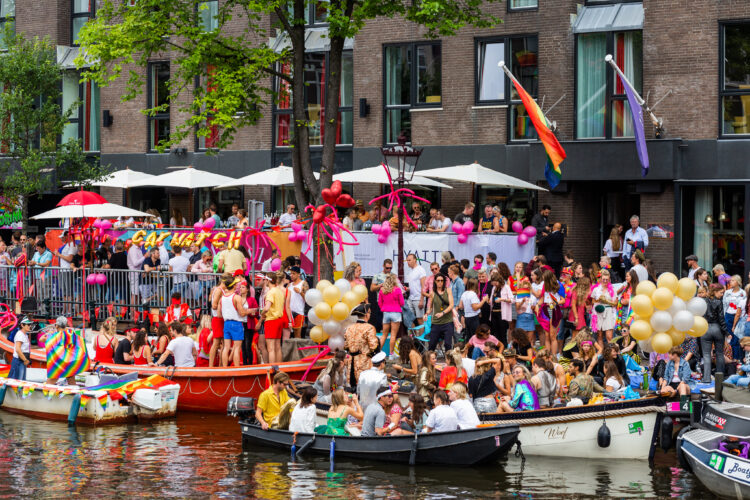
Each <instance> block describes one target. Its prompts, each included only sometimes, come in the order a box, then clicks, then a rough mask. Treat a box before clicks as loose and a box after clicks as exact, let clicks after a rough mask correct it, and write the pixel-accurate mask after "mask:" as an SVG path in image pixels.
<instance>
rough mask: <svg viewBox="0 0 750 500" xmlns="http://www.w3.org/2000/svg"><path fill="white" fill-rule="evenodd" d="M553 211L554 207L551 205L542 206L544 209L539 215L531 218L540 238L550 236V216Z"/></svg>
mask: <svg viewBox="0 0 750 500" xmlns="http://www.w3.org/2000/svg"><path fill="white" fill-rule="evenodd" d="M551 211H552V207H550V206H549V205H542V209H541V210H540V211H539V213H538V214H535V215H534V217H532V218H531V225H532V226H534V227H535V228H536V232H537V234H539V235H540V236H547V235H548V234H549V219H548V217H549V214H550V212H551Z"/></svg>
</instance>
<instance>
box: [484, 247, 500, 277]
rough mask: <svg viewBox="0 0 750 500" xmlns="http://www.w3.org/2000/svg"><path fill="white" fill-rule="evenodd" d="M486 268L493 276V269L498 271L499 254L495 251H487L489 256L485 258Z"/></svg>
mask: <svg viewBox="0 0 750 500" xmlns="http://www.w3.org/2000/svg"><path fill="white" fill-rule="evenodd" d="M484 268H485V269H486V270H487V274H488V275H490V276H492V271H497V254H496V253H495V252H487V256H486V257H485V258H484Z"/></svg>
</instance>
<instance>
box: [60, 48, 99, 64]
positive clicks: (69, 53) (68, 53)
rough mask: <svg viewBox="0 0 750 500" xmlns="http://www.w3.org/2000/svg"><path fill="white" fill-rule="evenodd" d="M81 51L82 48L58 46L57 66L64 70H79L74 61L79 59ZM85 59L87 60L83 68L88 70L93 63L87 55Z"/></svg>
mask: <svg viewBox="0 0 750 500" xmlns="http://www.w3.org/2000/svg"><path fill="white" fill-rule="evenodd" d="M80 51H81V48H80V47H66V46H64V45H58V46H57V64H59V65H60V67H61V68H62V69H77V68H76V64H75V62H74V61H75V60H76V58H77V57H78V54H79V53H80ZM83 57H84V59H85V60H86V63H85V64H84V65H83V67H84V68H88V67H89V66H91V61H89V59H88V58H87V57H86V54H85V53H84V55H83Z"/></svg>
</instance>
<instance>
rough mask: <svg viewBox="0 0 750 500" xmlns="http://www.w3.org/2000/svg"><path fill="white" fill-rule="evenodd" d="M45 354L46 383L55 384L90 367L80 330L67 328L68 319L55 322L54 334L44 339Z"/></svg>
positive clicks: (63, 318)
mask: <svg viewBox="0 0 750 500" xmlns="http://www.w3.org/2000/svg"><path fill="white" fill-rule="evenodd" d="M44 345H45V350H46V352H47V383H48V384H57V383H58V382H59V381H63V383H64V382H65V381H66V379H67V378H68V377H75V376H76V375H78V374H79V373H81V372H84V371H87V370H88V369H89V366H90V361H89V356H88V353H87V351H86V344H85V342H84V340H83V335H82V334H81V331H80V330H75V329H73V328H69V327H68V318H66V317H65V316H60V317H58V318H57V319H56V320H55V332H54V333H51V334H49V335H47V336H46V338H45V339H44Z"/></svg>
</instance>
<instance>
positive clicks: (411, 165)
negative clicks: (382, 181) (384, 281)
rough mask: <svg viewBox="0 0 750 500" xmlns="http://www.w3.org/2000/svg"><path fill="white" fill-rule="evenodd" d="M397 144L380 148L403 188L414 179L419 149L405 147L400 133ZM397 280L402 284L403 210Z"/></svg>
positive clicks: (399, 236) (399, 213)
mask: <svg viewBox="0 0 750 500" xmlns="http://www.w3.org/2000/svg"><path fill="white" fill-rule="evenodd" d="M397 142H398V144H397V145H396V146H392V147H390V148H380V152H381V153H382V154H383V158H384V159H385V164H386V165H387V166H388V168H389V169H391V170H395V171H396V172H398V178H396V182H397V183H398V188H399V189H401V188H403V187H404V184H405V183H406V182H410V181H411V179H412V177H414V171H415V170H416V169H417V162H418V161H419V155H421V154H422V150H421V149H414V148H413V147H411V146H407V145H406V134H404V132H403V131H402V132H401V134H399V136H398V139H397ZM398 279H399V280H400V281H401V283H403V282H404V211H403V208H402V209H401V210H399V211H398Z"/></svg>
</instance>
